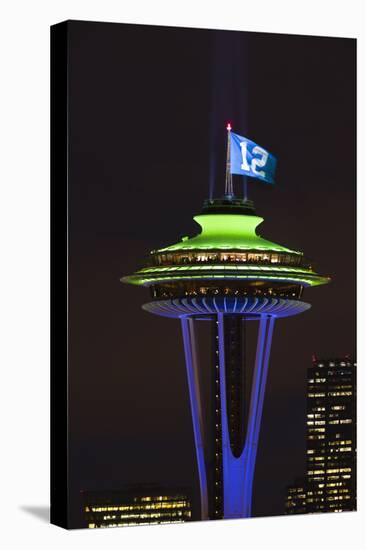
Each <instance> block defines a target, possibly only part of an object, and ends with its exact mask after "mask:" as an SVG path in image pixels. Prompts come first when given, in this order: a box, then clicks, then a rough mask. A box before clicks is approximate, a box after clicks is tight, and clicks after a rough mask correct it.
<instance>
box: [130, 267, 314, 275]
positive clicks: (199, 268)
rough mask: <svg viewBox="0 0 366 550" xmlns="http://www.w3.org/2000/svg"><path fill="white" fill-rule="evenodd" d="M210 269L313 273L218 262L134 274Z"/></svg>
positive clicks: (153, 268)
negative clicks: (218, 263)
mask: <svg viewBox="0 0 366 550" xmlns="http://www.w3.org/2000/svg"><path fill="white" fill-rule="evenodd" d="M201 270H205V271H211V270H223V271H236V270H239V271H284V272H291V273H292V272H294V273H305V274H307V275H310V274H314V275H316V273H315V271H313V270H311V269H304V268H301V267H287V266H281V265H279V266H278V267H277V265H276V264H274V265H271V266H260V265H237V264H229V265H227V264H220V265H210V264H208V265H184V266H169V267H164V266H162V267H161V266H154V267H144V268H143V269H140V270H139V271H137V273H136V275H137V274H139V273H141V274H147V273H156V272H167V271H168V272H172V271H201Z"/></svg>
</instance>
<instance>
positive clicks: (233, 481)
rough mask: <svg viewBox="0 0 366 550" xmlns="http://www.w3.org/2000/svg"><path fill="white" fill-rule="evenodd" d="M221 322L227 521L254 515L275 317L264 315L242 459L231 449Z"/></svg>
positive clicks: (220, 320)
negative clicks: (264, 404) (254, 491)
mask: <svg viewBox="0 0 366 550" xmlns="http://www.w3.org/2000/svg"><path fill="white" fill-rule="evenodd" d="M217 323H218V336H219V367H220V399H221V425H222V428H221V430H222V432H221V433H222V464H223V493H224V518H244V517H250V516H251V507H252V492H253V478H254V472H255V461H256V456H257V448H258V439H259V431H260V425H261V420H262V412H263V403H264V394H265V388H266V381H267V373H268V366H269V358H270V351H271V342H272V334H273V327H274V317H270V316H268V315H263V316H261V320H260V324H259V332H258V341H257V352H256V359H255V365H254V372H253V382H252V390H251V401H250V408H249V415H248V416H249V417H248V428H247V436H246V440H245V445H244V448H243V452H242V454H241V455H240V456H239V457H235V456H234V455H233V453H232V451H231V446H230V434H229V422H228V409H227V393H226V361H225V325H224V323H225V314H223V313H218V314H217Z"/></svg>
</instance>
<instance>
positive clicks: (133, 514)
mask: <svg viewBox="0 0 366 550" xmlns="http://www.w3.org/2000/svg"><path fill="white" fill-rule="evenodd" d="M83 496H84V505H83V512H84V519H85V522H86V527H88V528H89V529H97V528H103V527H124V526H127V525H151V524H158V523H159V524H160V523H182V522H184V521H191V519H192V509H191V499H190V498H189V497H188V496H187V491H185V490H182V491H181V490H172V489H168V488H166V487H163V488H159V487H155V486H137V487H133V486H128V487H125V488H124V489H123V490H120V491H90V492H85V493H84V494H83Z"/></svg>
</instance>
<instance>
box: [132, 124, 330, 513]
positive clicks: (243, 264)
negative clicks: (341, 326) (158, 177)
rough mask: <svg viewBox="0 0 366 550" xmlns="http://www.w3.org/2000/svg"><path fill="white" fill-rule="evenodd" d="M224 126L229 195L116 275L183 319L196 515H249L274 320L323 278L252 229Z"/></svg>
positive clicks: (160, 310)
mask: <svg viewBox="0 0 366 550" xmlns="http://www.w3.org/2000/svg"><path fill="white" fill-rule="evenodd" d="M227 130H228V149H227V164H226V182H225V194H224V196H223V197H222V198H219V199H209V200H206V201H205V203H204V206H203V210H202V212H201V214H200V215H198V216H195V217H194V220H195V221H196V222H197V223H198V224H199V225H200V227H201V232H200V233H199V234H198V235H195V236H193V237H191V238H189V237H183V239H182V241H181V242H178V243H175V244H173V245H170V246H166V247H164V248H161V249H159V250H154V251H152V252H151V253H150V260H149V263H148V265H147V266H146V267H143V268H142V269H140V270H139V271H137V272H136V273H134V274H132V275H129V276H127V277H123V279H122V281H123V282H126V283H131V284H134V285H142V286H145V287H149V288H150V291H151V300H150V301H149V302H148V303H147V304H145V305H144V306H143V308H144V309H145V310H146V311H149V312H150V313H154V314H156V315H161V316H164V317H171V318H174V319H180V321H181V327H182V336H183V346H184V354H185V361H186V369H187V378H188V387H189V394H190V403H191V412H192V421H193V433H194V441H195V447H196V459H197V467H198V477H199V484H200V497H201V518H202V519H207V518H222V517H223V518H236V517H249V516H251V515H252V488H253V478H254V471H255V464H256V455H257V449H258V439H259V431H260V425H261V419H262V411H263V403H264V394H265V387H266V380H267V372H268V366H269V358H270V351H271V343H272V335H273V329H274V323H275V320H276V319H281V318H285V317H290V316H292V315H297V314H299V313H302V312H303V311H306V310H307V309H308V308H309V307H310V305H309V304H308V303H306V302H304V301H303V300H302V295H303V291H304V288H305V287H311V286H315V285H321V284H325V283H327V282H328V281H329V278H328V277H321V276H320V275H318V274H317V273H316V272H315V271H314V270H313V268H312V266H311V264H310V263H309V262H308V261H307V260H306V259H305V258H304V256H303V253H302V252H299V251H297V250H291V249H289V248H286V247H284V246H282V245H279V244H276V243H273V242H271V241H268V240H266V239H264V238H262V237H260V236H259V235H257V232H256V228H257V226H258V225H259V224H261V223H262V221H263V218H261V217H258V216H256V214H255V210H254V204H253V203H252V202H251V201H249V200H248V199H247V197H246V196H245V197H244V198H243V199H241V198H238V197H236V196H235V195H234V192H233V181H232V174H231V168H230V135H231V134H230V130H231V126H230V124H229V125H228V127H227ZM202 321H205V322H206V324H207V322H208V323H210V324H211V325H212V330H211V343H210V348H211V353H207V354H206V359H207V357H209V358H212V360H211V364H210V365H209V371H210V376H209V377H206V380H205V382H206V383H204V384H202V376H203V370H204V369H203V367H202V364H201V363H202V357H201V358H200V357H199V353H198V346H197V333H198V332H199V329H198V325H201V324H202V323H201V322H202ZM249 321H250V323H249ZM253 321H254V322H255V321H257V325H258V336H257V344H256V356H255V361H254V367H253V368H250V365H249V364H248V363H249V361H248V360H247V356H248V353H247V347H248V346H247V342H248V340H247V333H248V325H252V324H253ZM201 348H202V346H201ZM200 359H201V360H200Z"/></svg>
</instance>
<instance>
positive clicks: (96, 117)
mask: <svg viewBox="0 0 366 550" xmlns="http://www.w3.org/2000/svg"><path fill="white" fill-rule="evenodd" d="M232 34H233V33H230V32H226V31H204V30H189V29H164V28H160V27H149V26H146V27H145V26H144V27H139V26H135V25H113V24H112V25H110V24H98V23H82V22H71V24H70V35H69V41H70V55H71V57H72V59H73V63H72V65H71V68H70V117H71V120H72V121H73V123H72V125H71V127H70V136H69V137H70V167H69V170H70V178H71V179H70V182H71V185H70V211H69V215H70V235H71V241H70V251H69V252H70V256H69V260H70V263H69V266H70V277H69V284H70V287H69V288H70V328H71V330H72V331H73V332H72V337H71V340H70V457H71V464H72V468H71V470H70V506H71V517H72V522H73V524H74V525H78V524H79V523H80V521H81V520H80V509H81V504H80V497H79V494H80V490H82V489H90V490H92V489H95V490H97V489H99V490H111V489H113V488H116V487H117V488H118V487H120V486H121V485H123V484H124V483H126V482H129V481H131V482H138V481H141V482H149V481H152V482H157V483H159V482H160V483H162V482H163V481H165V483H167V484H171V485H174V486H187V484H188V482H189V480H190V479H191V476H192V471H195V460H194V443H193V438H192V430H191V418H190V411H189V402H188V388H187V382H186V379H185V365H184V361H183V357H182V351H183V348H182V347H180V343H179V338H180V335H179V331H180V327H179V323H174V322H170V320H164V319H161V320H159V327H157V326H156V320H154V319H153V316H150V315H149V314H147V313H146V312H144V311H142V310H141V308H140V306H141V304H142V303H143V302H144V298H143V297H142V296H141V295H140V294H139V293H138V292H132V291H131V289H130V288H128V287H127V286H126V287H125V285H121V284H120V283H119V277H120V276H121V274H123V273H133V272H134V270H136V267H137V266H138V265H139V262H140V261H141V259H142V258H143V257H144V254H146V252H147V251H149V250H152V249H154V248H156V247H159V246H165V245H167V244H169V241H170V240H171V242H173V241H174V237H176V238H177V240H179V237H180V236H181V232H182V231H184V232H185V234H193V233H194V231H195V228H194V225H193V223H192V221H191V219H190V217H191V213H192V211H193V212H196V213H198V212H199V210H200V208H201V205H202V203H203V201H204V199H205V198H207V197H208V195H209V186H210V169H209V167H210V159H211V154H212V151H211V150H212V147H211V142H210V140H211V135H212V132H211V131H210V129H209V128H210V127H211V128H212V125H213V122H215V127H217V128H220V129H221V128H222V129H223V130H224V128H225V122H226V121H227V120H231V122H232V124H233V128H234V130H235V131H238V132H239V133H241V134H243V135H247V136H249V137H250V138H251V139H253V140H255V141H257V142H258V143H261V144H263V146H265V147H266V148H268V149H269V150H270V151H273V152H274V153H275V154H276V156H277V157H278V159H279V164H278V174H277V185H276V187H275V188H273V189H272V188H268V187H266V186H264V185H263V184H260V183H254V182H250V184H249V186H248V187H249V189H248V192H249V198H250V199H252V200H253V201H254V203H255V205H256V210H257V212H258V215H259V216H261V217H263V218H265V220H266V221H265V224H264V225H263V230H262V229H261V234H263V237H264V238H267V237H268V238H271V240H273V241H274V242H279V243H283V244H284V245H285V246H287V247H289V248H291V249H292V248H295V249H300V250H304V251H305V252H310V255H311V259H312V260H314V265H315V268H316V270H317V271H319V272H321V273H322V274H325V275H331V276H332V279H333V280H332V283H331V284H330V285H326V287H324V288H322V289H321V292H320V289H316V288H315V289H314V290H313V291H312V297H311V301H312V303H313V307H312V309H311V310H309V312H306V313H304V314H303V315H301V316H299V317H298V318H297V317H296V318H294V319H293V320H291V322H288V323H287V322H286V321H285V320H284V321H283V323H286V327H285V328H286V330H284V331H283V334H282V333H281V334H280V333H276V336H275V339H274V342H273V351H272V361H271V368H270V372H269V380H268V386H267V396H266V404H265V408H264V412H263V426H262V436H261V443H260V448H259V452H258V463H257V478H256V481H255V483H256V485H257V486H256V489H255V495H256V497H255V499H254V503H253V506H254V509H253V510H254V511H253V513H254V515H257V516H259V515H271V514H279V513H283V490H284V488H285V487H286V486H287V485H288V484H289V483H291V481H292V480H293V479H295V477H296V476H298V475H300V474H301V468H302V458H303V446H304V439H305V437H304V435H302V434H304V427H303V417H304V414H305V405H306V403H305V401H306V399H305V396H306V369H307V362H308V360H309V358H310V357H311V355H312V353H314V352H315V353H317V354H318V355H319V356H327V355H328V356H329V355H334V356H342V355H344V354H346V353H349V354H350V355H351V356H354V355H355V313H354V312H355V280H354V279H355V254H354V252H355V182H354V179H355V176H354V170H355V166H354V47H355V46H354V41H352V40H347V39H345V40H343V39H327V38H316V37H308V38H306V37H296V36H288V35H264V34H257V33H234V34H235V36H236V38H235V40H236V42H237V46H238V51H239V54H235V56H234V58H235V59H236V60H238V59H239V64H240V71H239V72H240V74H241V75H242V74H243V73H244V74H245V75H247V78H246V79H245V86H246V102H247V106H248V107H247V108H245V109H244V108H243V110H244V111H245V115H246V116H245V117H239V115H238V116H236V115H235V114H233V112H232V111H233V108H232V105H233V104H234V103H235V101H233V100H232V96H231V91H232V90H233V89H234V88H235V82H234V84H232V83H229V82H228V80H226V81H225V80H224V81H223V83H222V84H221V85H220V86H219V87H217V83H216V85H215V86H216V88H215V89H216V90H217V89H219V91H220V90H221V96H220V97H221V103H220V105H219V107H218V108H216V109H212V101H214V100H212V97H211V91H212V89H213V87H215V86H214V85H213V84H212V82H213V80H212V74H211V69H210V68H211V66H212V65H213V64H214V63H213V61H212V52H213V50H214V48H213V39H214V37H215V36H217V35H219V36H220V40H221V42H222V41H223V42H224V51H225V55H223V57H224V59H226V60H227V59H228V58H230V59H231V57H232V56H231V53H230V52H231V45H230V43H229V44H228V43H226V46H225V37H227V36H229V35H232ZM229 42H230V40H229ZM147 44H149V47H148V48H146V47H144V45H147ZM167 44H169V48H168V47H167ZM131 45H132V46H133V47H131ZM127 49H128V50H129V51H131V52H132V53H131V54H130V56H122V57H121V52H126V51H127ZM241 52H243V55H242V56H241V55H240V53H241ZM228 56H229V57H228ZM248 58H249V61H248ZM237 62H238V61H237ZM216 65H217V64H216ZM262 67H266V71H263V70H262ZM214 78H216V77H214ZM239 80H240V79H239ZM147 82H148V83H149V87H148V91H147V88H146V83H147ZM214 82H215V80H214ZM224 84H225V85H224ZM226 84H227V86H226ZM222 103H223V104H224V105H226V106H229V107H228V108H227V109H226V111H230V112H226V114H225V120H222V119H223V118H224V115H223V108H222ZM233 115H234V116H233ZM212 117H214V119H215V120H214V121H211V118H212ZM244 119H245V120H244ZM220 131H222V130H220ZM215 132H216V130H215ZM223 133H224V134H225V132H223ZM147 135H148V136H149V135H151V136H152V139H149V142H148V143H149V145H148V147H145V146H144V147H143V149H141V148H140V147H137V146H136V144H137V143H139V140H140V139H141V136H143V137H145V138H146V136H147ZM173 138H174V139H173ZM218 139H219V138H218ZM222 146H223V147H222ZM222 149H223V151H224V150H225V147H224V138H223V143H221V144H220V143H218V144H216V146H215V150H216V151H218V152H217V155H216V156H215V158H216V160H217V166H216V170H214V173H215V177H214V184H215V185H214V188H215V191H216V192H217V190H218V189H220V187H221V186H222V185H223V184H224V178H225V159H224V153H222V152H221V153H220V151H221V150H222ZM222 158H223V160H222ZM340 158H342V162H338V161H339V159H340ZM324 159H325V160H324ZM240 186H241V183H240V178H238V179H237V180H234V191H235V192H236V193H238V194H239V192H240ZM167 228H169V234H170V235H171V239H167ZM132 290H133V289H132ZM145 301H146V300H145ZM335 304H336V306H335ZM292 321H293V322H292ZM136 326H137V327H138V330H137V332H135V328H134V327H136ZM162 333H163V334H164V341H163V342H162V340H161V334H162ZM177 350H180V351H178V353H177ZM152 357H155V359H154V361H153V360H152ZM172 366H174V369H173V368H172ZM272 367H273V368H272ZM275 372H276V374H277V375H276V376H275V375H274V374H273V373H275ZM162 380H164V383H162ZM184 395H185V396H186V397H182V396H184ZM274 426H281V429H279V430H277V431H276V433H275V430H274V429H273V427H274ZM91 457H93V458H91ZM193 486H194V493H195V494H196V495H197V493H198V479H197V475H196V474H195V478H194V482H193Z"/></svg>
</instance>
